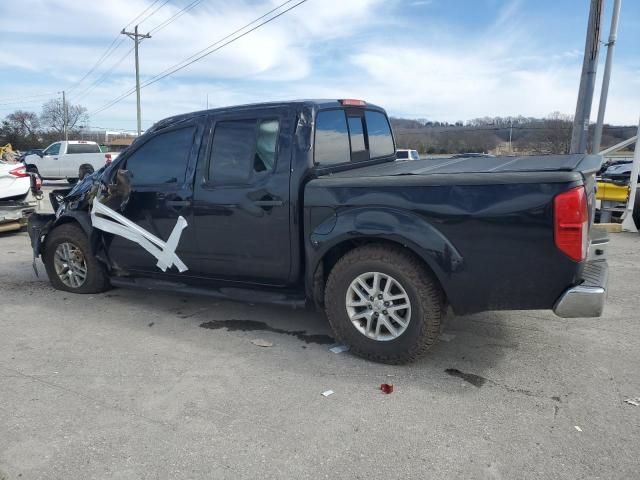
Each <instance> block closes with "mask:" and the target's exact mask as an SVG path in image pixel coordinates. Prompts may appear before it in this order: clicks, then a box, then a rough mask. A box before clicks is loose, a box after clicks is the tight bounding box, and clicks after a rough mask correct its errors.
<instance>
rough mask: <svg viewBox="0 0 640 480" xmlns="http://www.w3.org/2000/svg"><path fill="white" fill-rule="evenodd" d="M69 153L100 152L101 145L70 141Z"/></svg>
mask: <svg viewBox="0 0 640 480" xmlns="http://www.w3.org/2000/svg"><path fill="white" fill-rule="evenodd" d="M67 153H100V147H99V146H98V144H96V143H70V144H69V145H67Z"/></svg>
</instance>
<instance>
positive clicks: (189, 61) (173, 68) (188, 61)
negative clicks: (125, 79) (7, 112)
mask: <svg viewBox="0 0 640 480" xmlns="http://www.w3.org/2000/svg"><path fill="white" fill-rule="evenodd" d="M293 1H294V0H288V1H286V2H283V3H281V4H280V5H278V6H277V7H275V8H273V9H271V10H269V11H268V12H267V13H265V14H263V15H261V16H260V17H258V18H256V19H255V20H253V21H252V22H249V23H248V24H246V25H244V26H243V27H241V28H239V29H237V30H235V31H234V32H232V33H230V34H228V35H226V36H224V37H222V38H221V39H220V40H218V41H216V42H214V43H212V44H211V45H209V46H208V47H206V48H204V49H202V50H200V51H198V52H196V53H195V54H193V55H191V56H190V57H187V58H186V59H184V60H182V61H181V62H178V63H176V64H174V65H173V66H171V67H168V68H166V69H165V70H163V71H162V72H160V73H158V74H157V75H155V76H153V77H152V78H150V79H149V80H146V81H145V82H143V84H142V85H141V86H140V88H141V89H142V88H145V87H148V86H149V85H152V84H154V83H156V82H158V81H160V80H162V79H163V78H166V77H168V76H170V75H173V74H174V73H176V72H178V71H180V70H182V69H184V68H186V67H188V66H189V65H191V64H193V63H195V62H198V61H200V60H201V59H202V58H204V57H206V56H208V55H211V54H212V53H214V52H217V51H218V50H220V49H222V48H224V47H226V46H227V45H229V44H231V43H233V42H236V41H237V40H239V39H241V38H242V37H244V36H246V35H248V34H250V33H251V32H253V31H255V30H257V29H259V28H260V27H262V26H264V25H266V24H268V23H270V22H272V21H274V20H276V19H277V18H279V17H281V16H282V15H284V14H285V13H287V12H289V11H291V10H293V9H294V8H296V7H298V6H300V5H302V4H303V3H305V2H307V1H308V0H299V1H298V2H297V3H295V4H294V5H292V6H290V7H289V8H287V9H285V10H283V11H281V12H279V13H278V14H276V15H274V16H272V17H269V18H268V19H266V20H264V21H263V22H261V23H259V24H258V25H256V26H254V27H252V28H251V29H249V30H247V31H245V32H243V33H240V32H242V31H243V30H246V29H247V28H248V27H250V26H251V25H254V24H255V23H257V22H259V21H260V20H263V19H264V18H265V17H268V16H269V15H271V14H272V13H274V12H276V11H277V10H280V9H281V8H282V7H284V6H285V5H288V4H290V3H292V2H293ZM239 33H240V34H239ZM237 34H239V35H237ZM234 35H237V36H234ZM223 42H224V43H223ZM216 45H217V47H216ZM213 47H215V48H213ZM135 91H136V88H135V87H133V88H132V89H130V90H127V91H126V92H124V93H123V94H121V95H119V96H118V97H116V98H114V99H113V100H111V101H109V102H107V103H106V104H105V105H103V106H102V107H99V108H97V109H96V110H94V111H92V112H90V113H89V115H96V114H98V113H101V112H103V111H105V110H107V109H109V108H111V107H112V106H114V105H115V104H117V103H119V102H120V101H121V100H123V99H125V98H126V97H128V96H129V95H131V94H132V93H134V92H135Z"/></svg>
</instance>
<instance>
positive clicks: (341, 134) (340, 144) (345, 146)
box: [315, 110, 351, 166]
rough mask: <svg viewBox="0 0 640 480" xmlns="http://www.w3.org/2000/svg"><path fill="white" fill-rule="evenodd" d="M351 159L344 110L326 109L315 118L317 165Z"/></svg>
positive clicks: (334, 163) (344, 161) (333, 163)
mask: <svg viewBox="0 0 640 480" xmlns="http://www.w3.org/2000/svg"><path fill="white" fill-rule="evenodd" d="M349 161H351V152H350V150H349V130H347V117H346V115H345V113H344V110H327V111H324V112H320V113H318V117H317V118H316V152H315V162H316V164H317V165H322V166H327V165H336V164H339V163H346V162H349Z"/></svg>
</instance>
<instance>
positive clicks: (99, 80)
mask: <svg viewBox="0 0 640 480" xmlns="http://www.w3.org/2000/svg"><path fill="white" fill-rule="evenodd" d="M123 40H124V39H123ZM133 50H134V47H131V49H129V50H128V51H127V52H126V53H125V54H124V55H123V56H122V57H120V59H119V60H117V61H116V62H115V63H114V64H113V65H111V67H109V68H108V69H107V70H106V71H104V72H103V73H102V75H101V76H99V77H98V78H96V79H95V80H94V81H93V83H92V84H91V85H89V86H88V87H87V88H85V89H84V90H82V91H81V92H80V93H79V94H78V95H76V96H74V101H76V102H77V101H78V100H79V99H81V98H84V97H86V96H87V95H88V94H89V93H90V92H92V91H93V90H94V89H95V88H96V87H97V86H98V85H100V84H102V83H104V81H105V80H106V79H107V78H108V77H109V76H110V75H111V74H112V73H113V71H114V70H115V69H116V68H118V67H119V66H120V64H121V63H122V62H124V60H125V59H126V58H127V57H128V56H129V55H131V52H133Z"/></svg>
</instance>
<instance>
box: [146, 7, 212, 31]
mask: <svg viewBox="0 0 640 480" xmlns="http://www.w3.org/2000/svg"><path fill="white" fill-rule="evenodd" d="M202 1H203V0H194V1H193V2H191V3H190V4H188V5H186V6H185V7H183V8H182V9H181V10H179V11H178V12H176V13H174V14H173V15H172V16H171V17H169V18H168V19H166V20H164V21H163V22H161V23H160V24H158V25H156V26H155V27H154V28H152V29H151V31H150V32H149V33H155V32H159V31H160V30H162V29H163V28H165V27H166V26H168V25H170V24H171V23H173V22H175V21H176V20H177V19H178V18H180V17H181V16H182V15H184V14H185V13H187V12H188V11H189V10H192V9H193V8H195V7H197V6H198V4H200V3H202Z"/></svg>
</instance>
